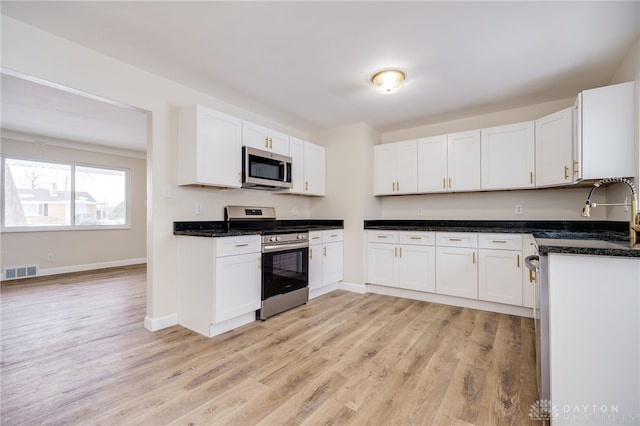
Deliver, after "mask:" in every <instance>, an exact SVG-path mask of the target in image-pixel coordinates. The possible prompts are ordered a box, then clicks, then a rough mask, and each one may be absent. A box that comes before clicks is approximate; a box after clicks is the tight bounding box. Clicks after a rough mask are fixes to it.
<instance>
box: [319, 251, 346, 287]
mask: <svg viewBox="0 0 640 426" xmlns="http://www.w3.org/2000/svg"><path fill="white" fill-rule="evenodd" d="M322 250H323V252H322V285H323V286H324V285H328V284H333V283H337V282H338V281H342V275H343V267H344V261H343V254H342V252H343V247H342V241H338V242H334V243H329V244H325V245H324V247H323V248H322Z"/></svg>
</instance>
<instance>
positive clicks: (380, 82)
mask: <svg viewBox="0 0 640 426" xmlns="http://www.w3.org/2000/svg"><path fill="white" fill-rule="evenodd" d="M371 82H372V83H373V87H374V88H375V89H376V90H377V91H378V92H380V93H384V94H385V95H390V94H392V93H396V92H397V91H398V90H400V89H401V88H402V85H403V84H404V73H403V72H402V71H400V70H386V71H380V72H377V73H375V74H374V75H373V77H371Z"/></svg>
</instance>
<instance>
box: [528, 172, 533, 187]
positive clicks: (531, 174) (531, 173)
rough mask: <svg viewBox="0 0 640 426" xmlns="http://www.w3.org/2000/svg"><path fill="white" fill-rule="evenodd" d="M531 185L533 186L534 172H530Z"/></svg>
mask: <svg viewBox="0 0 640 426" xmlns="http://www.w3.org/2000/svg"><path fill="white" fill-rule="evenodd" d="M529 183H530V184H533V172H529Z"/></svg>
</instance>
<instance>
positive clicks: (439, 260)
mask: <svg viewBox="0 0 640 426" xmlns="http://www.w3.org/2000/svg"><path fill="white" fill-rule="evenodd" d="M530 241H531V238H530V236H529V235H523V234H517V233H500V234H498V233H475V232H414V231H391V230H368V231H367V283H368V284H372V285H374V286H384V287H385V288H391V289H401V290H411V291H412V292H409V293H406V294H404V293H398V295H406V296H407V297H416V296H417V297H418V298H421V299H424V300H433V301H437V302H442V303H452V304H455V303H456V301H459V302H460V303H461V306H470V307H477V308H480V309H486V310H496V311H498V312H513V311H511V310H509V309H513V308H506V309H507V311H505V310H504V309H502V310H501V308H500V307H501V306H502V307H505V306H511V307H514V308H516V309H518V311H517V312H516V313H518V314H522V315H527V316H531V315H532V313H531V312H529V310H528V309H524V308H530V307H531V303H530V301H529V299H530V291H529V289H528V287H527V286H529V285H530V284H529V281H528V280H525V279H524V278H525V277H526V274H524V273H523V267H524V265H523V259H524V258H523V247H525V252H527V253H528V252H529V251H530V250H529V247H528V246H529V245H530ZM376 288H378V289H379V288H380V287H376ZM386 292H387V293H388V291H386ZM416 292H420V293H416ZM394 294H395V293H394ZM429 294H432V295H434V297H433V298H431V299H430V298H429V297H428V295H429Z"/></svg>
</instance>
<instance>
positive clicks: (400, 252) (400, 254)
mask: <svg viewBox="0 0 640 426" xmlns="http://www.w3.org/2000/svg"><path fill="white" fill-rule="evenodd" d="M400 257H402V247H400Z"/></svg>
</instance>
